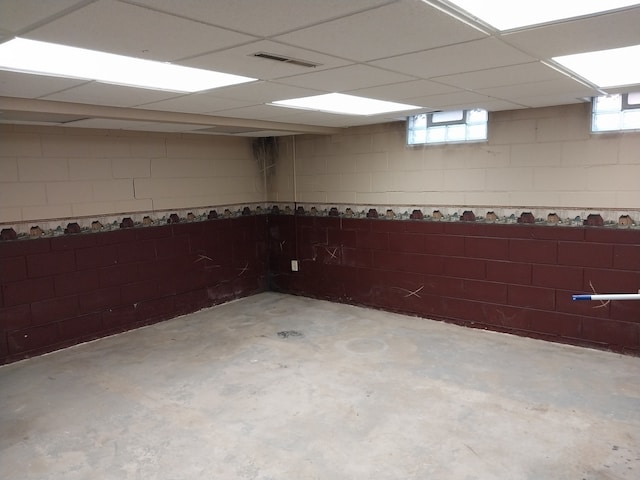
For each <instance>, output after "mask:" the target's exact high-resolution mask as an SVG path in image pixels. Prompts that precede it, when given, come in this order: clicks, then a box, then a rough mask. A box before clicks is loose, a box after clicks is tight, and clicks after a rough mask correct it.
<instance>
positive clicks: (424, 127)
mask: <svg viewBox="0 0 640 480" xmlns="http://www.w3.org/2000/svg"><path fill="white" fill-rule="evenodd" d="M488 118H489V116H488V113H487V111H486V110H482V109H480V108H476V109H473V110H452V111H447V112H431V113H422V114H420V115H413V116H411V117H408V118H407V143H408V144H409V145H424V144H434V143H461V142H481V141H484V140H486V139H487V123H488Z"/></svg>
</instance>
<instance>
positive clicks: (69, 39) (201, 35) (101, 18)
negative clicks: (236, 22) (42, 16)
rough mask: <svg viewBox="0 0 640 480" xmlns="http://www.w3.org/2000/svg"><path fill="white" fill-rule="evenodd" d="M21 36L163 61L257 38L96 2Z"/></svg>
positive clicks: (101, 0) (111, 2)
mask: <svg viewBox="0 0 640 480" xmlns="http://www.w3.org/2000/svg"><path fill="white" fill-rule="evenodd" d="M24 36H25V37H27V38H31V39H34V40H43V41H48V42H54V43H62V44H65V45H72V46H76V47H84V48H89V49H94V50H102V51H106V52H110V53H118V54H122V55H129V56H132V57H138V58H147V59H153V60H162V61H173V60H176V59H180V58H183V57H187V56H192V55H194V54H196V53H204V52H210V51H213V50H218V49H221V48H226V47H231V46H235V45H238V44H241V43H245V42H249V41H252V40H255V37H250V36H248V35H244V34H241V33H237V32H232V31H229V30H223V29H221V28H218V27H212V26H208V25H205V24H202V23H199V22H194V21H191V20H185V19H183V18H178V17H174V16H171V15H166V14H163V13H158V12H155V11H151V10H148V9H146V8H141V7H137V6H134V5H128V4H125V3H121V2H117V1H115V0H98V1H97V2H95V3H91V4H89V5H87V6H85V7H83V8H81V9H79V10H76V11H74V12H72V13H70V14H69V15H66V16H64V17H62V18H60V19H58V20H54V21H52V22H50V23H47V24H46V25H43V26H41V27H39V28H36V29H35V30H32V31H30V32H29V33H28V34H26V35H24Z"/></svg>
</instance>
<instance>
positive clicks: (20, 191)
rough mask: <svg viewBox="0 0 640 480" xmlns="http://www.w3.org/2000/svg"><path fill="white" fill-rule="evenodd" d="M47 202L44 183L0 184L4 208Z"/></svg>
mask: <svg viewBox="0 0 640 480" xmlns="http://www.w3.org/2000/svg"><path fill="white" fill-rule="evenodd" d="M46 204H47V195H46V189H45V186H44V183H36V182H33V183H32V182H29V183H4V184H2V185H0V205H1V206H2V207H4V208H6V207H22V206H34V205H46Z"/></svg>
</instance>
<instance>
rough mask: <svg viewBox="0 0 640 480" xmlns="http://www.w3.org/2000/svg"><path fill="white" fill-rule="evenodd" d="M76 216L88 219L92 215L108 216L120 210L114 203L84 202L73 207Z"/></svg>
mask: <svg viewBox="0 0 640 480" xmlns="http://www.w3.org/2000/svg"><path fill="white" fill-rule="evenodd" d="M71 211H72V212H73V215H74V216H78V217H87V216H92V215H108V214H110V213H116V212H118V210H117V209H116V206H115V204H114V203H113V202H83V203H75V204H73V205H71Z"/></svg>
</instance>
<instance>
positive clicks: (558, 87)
mask: <svg viewBox="0 0 640 480" xmlns="http://www.w3.org/2000/svg"><path fill="white" fill-rule="evenodd" d="M477 92H478V93H481V94H484V95H488V96H490V97H497V98H502V99H504V100H514V99H521V98H527V97H538V96H541V95H557V94H567V93H569V94H571V95H573V96H578V97H590V96H594V95H598V92H597V90H595V89H593V88H590V87H587V86H586V85H582V84H578V85H576V81H575V80H572V79H571V78H569V77H563V78H557V79H554V80H547V81H544V82H532V83H521V84H518V85H507V86H502V87H493V88H482V89H479V90H477Z"/></svg>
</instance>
